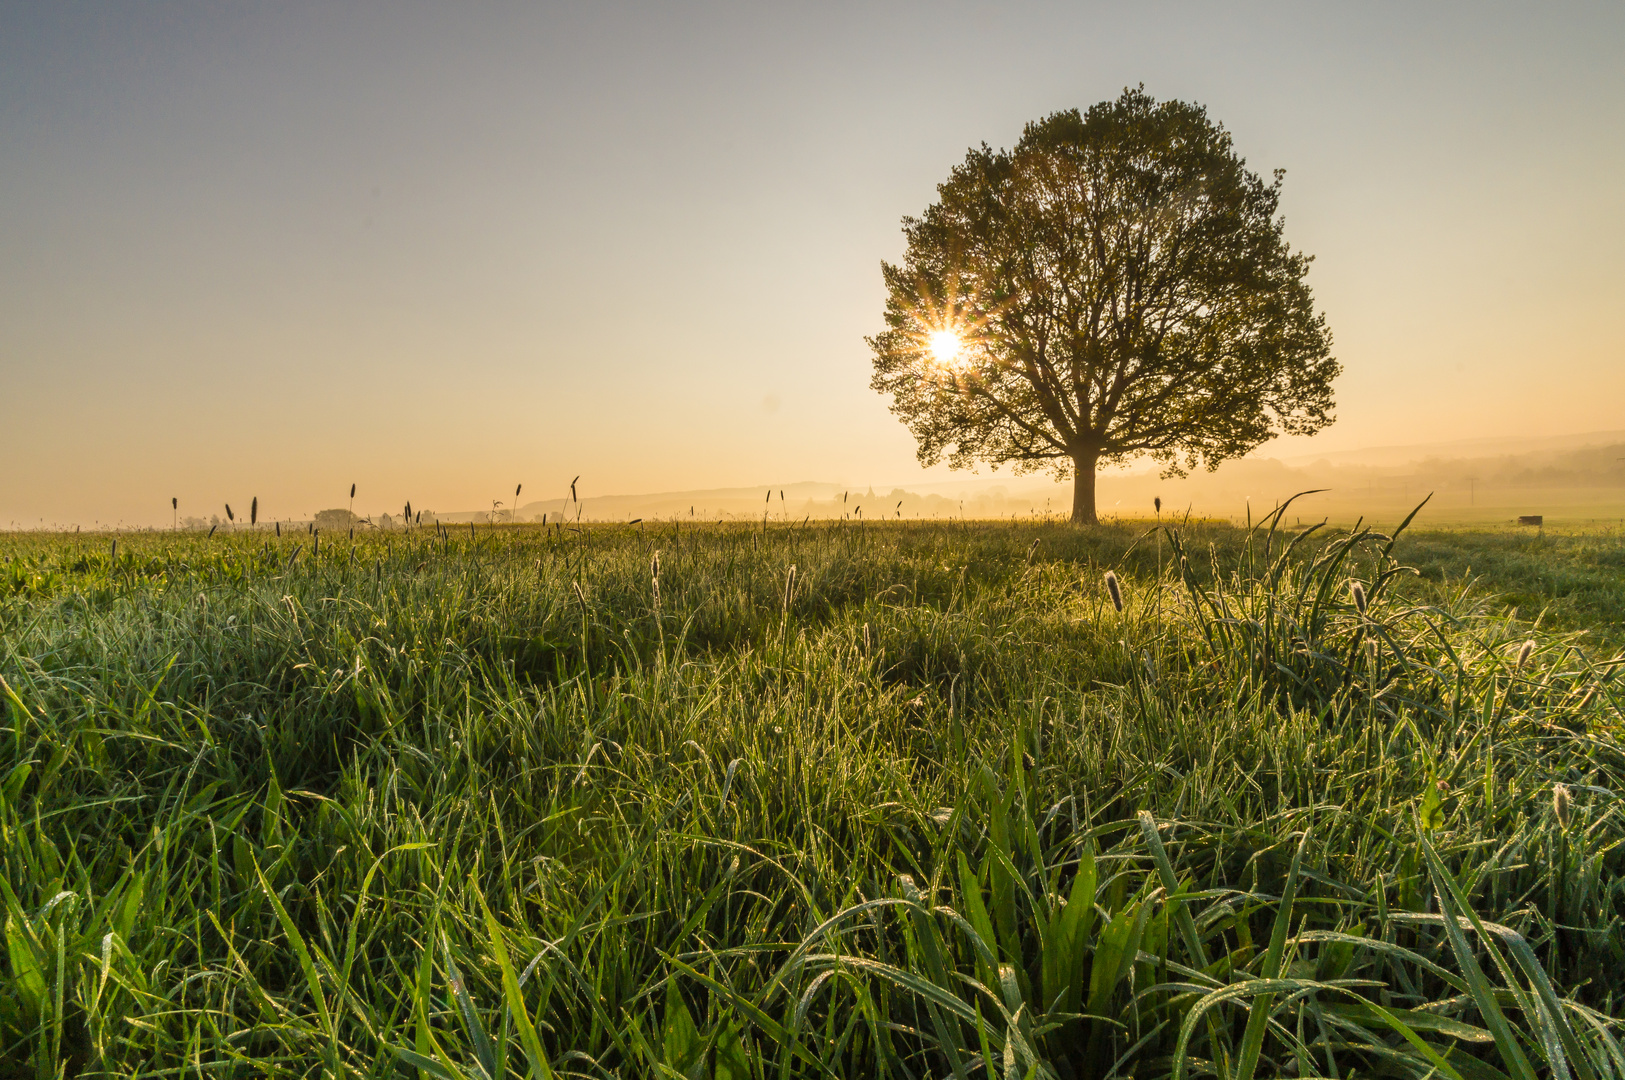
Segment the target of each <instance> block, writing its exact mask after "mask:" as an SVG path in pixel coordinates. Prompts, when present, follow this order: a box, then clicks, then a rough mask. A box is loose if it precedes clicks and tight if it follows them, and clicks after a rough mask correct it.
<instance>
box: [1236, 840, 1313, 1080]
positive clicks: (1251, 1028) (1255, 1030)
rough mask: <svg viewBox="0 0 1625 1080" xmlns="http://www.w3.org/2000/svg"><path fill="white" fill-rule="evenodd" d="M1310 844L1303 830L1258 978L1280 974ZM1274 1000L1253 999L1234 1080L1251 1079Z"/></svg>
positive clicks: (1268, 996) (1266, 997)
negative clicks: (1302, 869)
mask: <svg viewBox="0 0 1625 1080" xmlns="http://www.w3.org/2000/svg"><path fill="white" fill-rule="evenodd" d="M1308 845H1309V833H1308V832H1307V831H1305V832H1304V834H1303V836H1302V837H1300V838H1299V840H1298V850H1297V851H1295V852H1293V854H1292V866H1291V869H1289V870H1288V871H1287V875H1286V888H1285V889H1284V890H1283V891H1282V893H1281V901H1280V906H1279V907H1278V908H1277V909H1276V912H1275V925H1274V927H1273V928H1272V929H1271V930H1270V944H1269V948H1268V950H1267V951H1266V952H1265V953H1264V965H1263V967H1262V968H1260V969H1259V978H1261V979H1266V980H1274V979H1279V978H1280V977H1281V961H1282V959H1283V957H1284V956H1285V953H1286V940H1287V933H1288V931H1289V930H1290V928H1291V925H1292V916H1293V914H1294V911H1293V908H1294V906H1295V905H1296V903H1297V899H1298V870H1299V868H1300V867H1301V865H1302V863H1303V852H1304V849H1305V848H1306V847H1307V846H1308ZM1274 1003H1275V997H1274V995H1273V994H1260V995H1259V996H1257V997H1255V998H1254V999H1253V1002H1252V1011H1251V1013H1250V1014H1249V1015H1248V1017H1247V1030H1246V1032H1245V1033H1244V1034H1243V1035H1242V1039H1241V1049H1240V1051H1239V1052H1238V1053H1237V1056H1236V1080H1253V1073H1254V1071H1255V1070H1256V1069H1257V1068H1258V1055H1259V1053H1260V1052H1261V1051H1262V1050H1263V1046H1264V1036H1265V1034H1266V1033H1267V1032H1268V1029H1269V1017H1270V1007H1271V1006H1272V1005H1273V1004H1274Z"/></svg>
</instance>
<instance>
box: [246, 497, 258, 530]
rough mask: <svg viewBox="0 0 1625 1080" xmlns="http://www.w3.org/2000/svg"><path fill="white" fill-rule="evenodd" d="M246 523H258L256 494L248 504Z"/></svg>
mask: <svg viewBox="0 0 1625 1080" xmlns="http://www.w3.org/2000/svg"><path fill="white" fill-rule="evenodd" d="M248 523H249V524H250V525H258V524H259V523H260V497H259V496H258V495H256V496H254V500H253V501H252V502H250V503H249V504H248Z"/></svg>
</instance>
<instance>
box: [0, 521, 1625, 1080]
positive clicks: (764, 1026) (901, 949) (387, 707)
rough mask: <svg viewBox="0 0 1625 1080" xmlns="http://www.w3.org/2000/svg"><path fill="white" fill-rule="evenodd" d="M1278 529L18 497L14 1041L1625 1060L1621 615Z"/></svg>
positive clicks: (761, 1058)
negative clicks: (299, 530)
mask: <svg viewBox="0 0 1625 1080" xmlns="http://www.w3.org/2000/svg"><path fill="white" fill-rule="evenodd" d="M1299 532H1300V531H1299V530H1293V531H1292V533H1291V534H1290V535H1288V534H1286V533H1277V534H1270V533H1269V531H1268V530H1267V529H1265V530H1260V531H1258V532H1256V533H1254V534H1252V535H1251V536H1249V534H1248V533H1247V532H1246V531H1245V530H1236V529H1230V528H1227V527H1220V526H1210V527H1209V526H1199V525H1193V526H1189V527H1186V528H1183V529H1172V530H1169V531H1168V532H1166V533H1152V532H1151V531H1150V530H1149V529H1147V528H1145V527H1129V526H1118V527H1103V528H1100V529H1096V530H1090V531H1087V532H1083V531H1074V530H1070V529H1066V528H1064V527H1059V526H1037V525H1030V526H1028V525H1024V526H1012V525H1008V524H1005V525H977V524H974V523H973V524H969V525H964V524H953V525H889V526H888V525H880V526H877V525H874V524H869V525H863V526H858V525H855V524H839V523H837V524H830V523H813V524H809V525H806V526H804V527H793V526H772V527H769V528H768V529H766V530H765V531H764V530H763V529H762V528H761V527H760V525H758V526H757V527H755V528H750V527H747V526H744V525H735V526H716V525H712V526H709V527H705V528H700V529H692V530H691V529H689V528H686V527H684V528H681V529H678V528H677V527H674V526H673V525H671V524H665V525H660V526H656V527H647V526H646V527H645V528H644V529H643V530H639V529H637V528H626V527H592V528H588V529H586V530H583V531H575V530H563V531H560V530H557V529H554V528H551V527H549V528H545V529H544V528H542V527H518V528H499V529H496V530H491V529H484V528H482V529H480V530H477V531H476V532H475V533H473V535H471V533H470V530H469V529H468V528H467V527H463V528H461V529H455V528H454V529H452V530H451V531H450V532H448V533H440V532H437V531H434V530H429V529H424V530H421V531H418V532H415V533H409V534H408V533H400V532H396V533H393V534H388V535H372V536H367V537H365V538H363V537H361V536H357V537H356V538H355V540H354V541H353V542H352V541H351V540H349V539H348V538H344V537H338V538H334V539H329V538H328V537H326V536H323V537H320V544H319V548H318V547H317V546H316V545H314V544H313V543H312V537H310V536H309V535H304V534H301V535H298V536H287V537H282V538H272V537H270V536H269V535H267V534H265V533H263V532H261V533H252V534H249V533H244V534H238V535H216V536H214V537H213V538H212V539H205V538H203V537H202V536H198V535H188V534H182V535H179V536H162V535H126V536H120V537H119V538H118V542H117V548H116V553H115V552H114V551H113V549H112V543H111V540H110V538H108V537H99V538H89V537H74V536H60V537H56V536H28V535H11V536H5V537H0V675H3V676H4V679H5V686H4V687H3V688H0V690H3V693H4V696H5V698H6V700H7V705H6V706H5V716H6V718H7V722H8V724H9V731H0V859H3V874H0V886H3V889H4V895H3V903H4V920H5V938H4V948H5V969H4V970H5V977H4V978H3V979H0V1071H3V1072H4V1073H5V1074H6V1075H16V1076H39V1077H47V1076H57V1075H63V1074H64V1073H65V1074H66V1075H75V1074H79V1075H99V1076H137V1075H141V1076H159V1075H173V1076H180V1075H186V1076H244V1077H247V1076H265V1075H300V1076H305V1075H310V1076H316V1075H368V1076H420V1077H431V1076H432V1077H451V1076H456V1077H488V1078H493V1080H494V1078H495V1077H498V1076H502V1075H524V1076H532V1077H548V1076H582V1077H610V1076H621V1077H634V1076H636V1077H643V1076H649V1077H653V1076H660V1077H714V1078H718V1080H721V1078H724V1077H728V1078H738V1077H763V1078H765V1077H770V1076H771V1077H781V1076H892V1077H899V1078H903V1077H925V1076H932V1077H940V1076H956V1077H969V1076H973V1075H986V1076H990V1077H991V1076H1000V1077H1010V1076H1020V1077H1057V1078H1064V1080H1072V1078H1083V1077H1104V1076H1108V1075H1114V1074H1115V1075H1123V1076H1128V1075H1132V1076H1137V1077H1150V1076H1199V1075H1217V1076H1224V1077H1235V1078H1242V1080H1246V1078H1250V1077H1253V1076H1264V1075H1272V1076H1277V1075H1295V1076H1298V1077H1308V1076H1327V1077H1338V1078H1345V1077H1351V1076H1355V1075H1359V1076H1366V1075H1371V1074H1374V1073H1382V1074H1387V1075H1398V1076H1411V1077H1425V1076H1445V1077H1462V1078H1468V1080H1476V1078H1487V1077H1498V1076H1511V1077H1520V1078H1521V1077H1534V1076H1554V1077H1569V1076H1574V1077H1581V1078H1589V1077H1603V1076H1620V1075H1625V1054H1622V1052H1621V1050H1620V1045H1619V1043H1618V1041H1617V1039H1618V1038H1619V1024H1618V1021H1617V1019H1616V1018H1617V1017H1619V1016H1621V1015H1622V1014H1625V1002H1622V995H1621V988H1622V986H1625V922H1622V917H1625V854H1622V852H1621V849H1620V841H1621V840H1622V839H1625V825H1622V819H1621V805H1620V796H1619V793H1620V792H1621V791H1625V754H1622V751H1621V741H1620V740H1621V735H1622V728H1625V715H1622V712H1621V709H1622V704H1625V693H1622V685H1621V684H1622V682H1625V680H1622V679H1620V678H1618V677H1617V676H1618V673H1619V671H1620V670H1621V667H1625V659H1622V658H1620V657H1617V656H1615V655H1614V652H1613V651H1610V649H1611V648H1612V646H1611V645H1610V644H1609V642H1610V641H1611V640H1612V638H1610V636H1609V635H1607V634H1604V635H1603V636H1601V637H1598V636H1597V635H1595V634H1591V635H1586V634H1582V633H1580V632H1579V631H1575V630H1567V629H1553V630H1551V631H1547V630H1545V629H1536V630H1531V629H1530V628H1529V627H1528V626H1527V625H1524V624H1520V623H1519V622H1517V621H1515V620H1514V619H1512V618H1509V617H1508V616H1507V615H1506V613H1505V611H1504V608H1503V607H1502V606H1501V605H1500V604H1499V603H1497V602H1496V600H1495V597H1496V596H1497V595H1499V593H1498V592H1496V593H1486V592H1483V591H1481V590H1475V589H1473V588H1470V587H1466V586H1464V584H1463V583H1462V581H1461V579H1460V576H1459V574H1457V573H1456V572H1455V571H1454V570H1453V569H1452V567H1453V565H1454V564H1453V563H1452V562H1451V561H1450V560H1451V558H1453V556H1452V555H1451V554H1450V551H1449V550H1448V548H1447V547H1445V548H1437V549H1434V548H1426V549H1425V550H1424V548H1421V547H1419V548H1416V549H1415V550H1417V551H1419V552H1420V553H1421V554H1423V555H1426V557H1427V558H1428V559H1429V560H1431V561H1432V564H1433V565H1434V566H1435V569H1436V570H1439V571H1440V572H1439V573H1438V574H1437V578H1438V580H1436V581H1435V580H1432V579H1431V578H1432V576H1431V575H1430V577H1422V578H1418V577H1415V576H1413V575H1410V574H1408V573H1404V572H1401V571H1399V570H1398V569H1397V567H1396V564H1395V562H1394V560H1393V559H1392V557H1391V555H1390V553H1389V552H1388V549H1389V547H1390V544H1389V541H1388V538H1386V537H1383V536H1378V535H1373V534H1354V535H1350V534H1348V533H1341V534H1338V535H1335V536H1327V535H1326V534H1325V533H1326V531H1325V530H1322V531H1320V532H1315V533H1313V534H1312V535H1309V536H1307V537H1301V538H1299ZM1426 543H1428V544H1447V541H1446V540H1441V539H1439V538H1437V537H1435V538H1433V539H1432V540H1428V541H1426ZM1614 543H1615V544H1616V545H1617V544H1618V541H1617V539H1616V540H1615V541H1614ZM1398 550H1399V551H1400V552H1401V553H1403V552H1404V551H1405V550H1406V549H1405V548H1403V547H1402V548H1400V549H1398ZM1613 551H1614V553H1615V556H1616V557H1617V551H1618V548H1617V546H1616V547H1615V548H1614V549H1613ZM1475 565H1476V564H1475ZM1108 569H1109V570H1112V571H1114V572H1115V574H1116V575H1117V577H1118V578H1119V579H1120V582H1121V593H1122V599H1123V601H1124V605H1125V606H1124V609H1123V610H1122V611H1121V612H1119V611H1118V610H1116V608H1115V606H1114V604H1113V602H1112V598H1111V596H1110V594H1109V592H1108V590H1107V588H1106V586H1105V585H1104V583H1103V575H1104V573H1105V571H1107V570H1108ZM1605 576H1606V568H1605ZM1353 583H1358V584H1359V588H1358V589H1354V588H1353V587H1352V586H1353ZM1499 591H1500V592H1504V591H1505V590H1499ZM1523 614H1524V615H1533V614H1534V613H1533V612H1532V611H1529V610H1524V611H1523ZM1616 629H1617V628H1616ZM1525 642H1531V643H1532V644H1529V645H1527V646H1526V645H1525Z"/></svg>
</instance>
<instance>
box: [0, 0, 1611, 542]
mask: <svg viewBox="0 0 1625 1080" xmlns="http://www.w3.org/2000/svg"><path fill="white" fill-rule="evenodd" d="M1621 56H1625V5H1620V4H1618V3H1617V2H1609V3H1595V4H1562V3H1552V4H1545V3H1543V4H1534V3H1529V4H1520V5H1512V4H1495V3H1470V4H1469V3H1362V4H1324V5H1320V4H1310V3H1291V4H1287V3H1281V4H1221V3H1200V4H1197V3H1192V4H1168V3H1140V4H1120V3H1114V4H1088V3H1077V2H1072V3H1064V4H1019V3H999V4H955V3H932V4H917V5H914V4H885V3H862V4H850V5H844V4H839V3H828V2H821V3H816V4H812V3H809V4H799V5H798V4H763V3H749V4H747V3H740V4H722V3H692V4H674V3H661V4H646V5H625V4H614V3H594V4H580V5H563V4H550V5H537V4H524V5H520V4H513V5H490V4H459V5H415V4H410V3H388V4H384V3H345V4H326V3H324V4H316V3H276V4H269V3H262V4H231V5H220V4H202V3H169V2H163V0H153V2H145V3H141V4H117V5H115V4H97V3H75V4H71V5H70V4H34V3H27V4H12V3H0V527H8V526H9V527H37V526H38V525H40V524H47V525H48V524H66V523H79V524H83V525H85V526H86V527H89V526H90V525H91V524H92V523H98V522H99V523H100V524H102V525H107V524H111V523H116V522H122V523H123V524H125V525H145V524H160V523H167V522H168V521H169V518H170V499H171V498H172V497H174V498H178V499H179V500H180V504H181V512H182V514H187V513H193V514H198V515H203V516H206V515H207V514H209V513H219V512H221V507H222V506H223V505H224V503H226V502H232V503H233V504H235V505H237V506H239V507H240V506H241V505H243V504H246V503H247V502H248V500H249V498H250V497H255V496H257V497H258V498H259V500H260V506H261V507H262V513H263V514H265V515H266V516H267V517H299V516H302V515H306V516H308V515H309V514H311V513H313V512H314V511H316V510H319V509H322V508H324V507H330V506H343V505H345V503H346V497H347V495H348V491H349V486H350V484H351V483H355V484H357V486H358V493H357V509H358V510H367V511H369V512H375V511H379V510H384V509H389V508H394V507H399V506H400V505H401V504H402V503H403V502H404V501H406V500H407V499H410V500H411V501H412V502H413V504H414V505H415V506H417V507H420V508H422V507H429V508H434V509H439V510H443V511H451V510H458V509H472V508H475V507H478V506H481V505H489V503H490V501H491V500H492V499H505V500H506V499H508V498H509V497H510V496H511V493H512V491H513V488H514V486H515V485H516V484H520V483H522V484H524V485H525V493H524V494H525V496H526V497H527V498H529V497H531V496H532V495H534V496H535V497H543V496H547V497H553V496H555V495H557V494H559V493H561V492H562V491H563V490H564V488H565V487H566V486H567V484H568V482H569V480H570V478H571V477H573V476H576V475H578V474H579V475H580V476H581V478H582V479H581V481H580V483H581V488H582V492H583V495H584V497H586V496H590V495H592V494H594V493H597V494H609V493H631V492H653V491H663V490H674V489H691V488H701V487H722V486H729V485H735V484H738V485H751V484H762V485H768V484H775V483H777V484H782V483H787V482H793V481H797V480H824V481H831V482H836V483H843V484H852V485H854V486H863V485H870V484H872V485H875V486H877V487H881V486H885V487H890V486H892V485H908V484H913V483H925V482H927V481H931V480H943V479H951V478H958V477H959V476H960V475H962V474H950V473H949V472H948V471H947V470H946V468H945V467H941V466H938V467H936V468H934V469H931V470H922V469H921V468H920V467H919V465H918V464H917V463H916V461H915V457H914V444H913V440H912V438H911V437H910V436H909V434H908V432H907V431H906V430H905V429H904V428H903V427H902V425H901V424H900V423H899V422H898V421H897V420H896V418H895V417H893V416H892V415H891V414H890V413H889V411H888V409H887V402H886V401H885V400H884V399H883V398H881V397H880V396H879V395H878V394H876V393H875V392H874V391H872V390H870V389H869V379H870V375H871V362H870V354H869V350H868V347H867V346H866V345H865V343H864V337H865V335H868V334H873V333H875V332H876V331H878V330H879V329H880V328H881V325H882V323H881V314H882V310H883V301H884V294H883V288H882V283H881V279H880V262H881V261H882V260H895V259H897V258H898V257H899V256H900V255H901V253H902V248H903V240H902V234H901V232H900V229H899V223H900V219H901V218H902V217H903V216H904V215H910V214H918V213H920V212H921V211H922V210H923V209H924V208H925V207H926V206H927V205H928V204H929V203H930V202H931V201H932V200H933V198H934V197H935V189H936V185H937V184H938V183H940V182H941V181H942V180H943V179H944V178H946V176H947V175H948V172H949V170H951V169H952V168H953V166H954V165H955V164H956V163H957V162H959V161H960V160H962V159H963V157H964V154H965V152H966V150H967V148H969V147H971V146H975V145H978V144H980V143H983V142H986V143H989V144H991V145H993V146H1009V145H1011V144H1013V143H1014V142H1015V141H1016V139H1018V138H1019V137H1020V133H1021V129H1022V125H1023V124H1025V123H1026V122H1028V121H1031V120H1035V119H1038V118H1040V117H1042V116H1044V115H1047V114H1048V113H1050V112H1053V111H1055V110H1057V109H1064V108H1072V107H1078V108H1086V107H1088V106H1089V105H1091V104H1093V103H1095V102H1097V101H1101V100H1105V99H1109V98H1113V97H1115V96H1117V94H1118V93H1120V92H1121V90H1122V88H1123V87H1125V86H1129V85H1138V84H1142V83H1143V84H1144V86H1145V89H1146V90H1147V92H1149V93H1151V94H1152V95H1154V96H1156V97H1158V98H1182V99H1185V100H1191V101H1196V102H1200V103H1201V104H1203V105H1205V106H1206V107H1207V108H1208V110H1209V113H1210V115H1211V116H1212V117H1213V118H1214V119H1216V120H1218V121H1220V122H1222V123H1223V124H1224V125H1225V127H1226V128H1227V129H1228V130H1229V131H1231V132H1232V133H1233V135H1234V138H1235V145H1236V147H1237V149H1238V151H1239V152H1240V153H1241V154H1242V155H1243V156H1245V157H1246V158H1247V160H1248V164H1249V167H1250V168H1253V169H1255V170H1257V171H1258V172H1260V173H1264V174H1266V175H1267V174H1268V172H1269V171H1270V170H1273V169H1276V168H1281V169H1285V170H1286V180H1285V188H1284V198H1283V201H1282V207H1283V213H1284V215H1285V219H1286V236H1287V239H1288V241H1289V242H1290V243H1291V244H1292V245H1293V246H1294V247H1295V248H1298V249H1301V250H1303V251H1306V252H1308V253H1310V254H1312V255H1313V256H1315V260H1316V261H1315V263H1314V267H1313V270H1312V272H1311V274H1310V279H1309V280H1310V284H1311V287H1312V288H1313V289H1314V292H1315V297H1316V301H1317V304H1318V305H1319V307H1320V308H1321V309H1322V310H1323V311H1324V312H1325V314H1326V317H1327V319H1328V322H1329V324H1330V326H1331V329H1332V332H1333V335H1334V340H1335V350H1334V351H1335V354H1336V355H1337V357H1338V358H1339V360H1340V361H1341V362H1342V364H1343V366H1344V369H1345V373H1344V375H1343V376H1342V377H1341V379H1340V380H1339V381H1338V383H1337V386H1336V396H1337V401H1338V407H1337V416H1338V421H1337V423H1336V424H1335V425H1334V426H1332V427H1331V428H1329V429H1327V430H1326V431H1324V432H1322V433H1321V434H1320V435H1317V436H1315V437H1314V439H1313V440H1312V441H1305V440H1302V439H1293V440H1278V441H1276V442H1272V443H1268V444H1265V446H1263V447H1262V448H1260V450H1259V451H1258V452H1259V453H1262V454H1269V455H1301V454H1303V453H1306V452H1314V451H1315V450H1316V449H1318V448H1324V449H1326V450H1328V451H1330V450H1345V449H1350V448H1355V447H1360V446H1371V445H1385V444H1394V443H1405V444H1410V443H1421V442H1428V441H1432V440H1448V439H1465V438H1477V437H1484V436H1495V435H1500V434H1517V435H1561V434H1567V433H1572V432H1583V431H1591V430H1604V429H1618V428H1620V427H1625V423H1622V422H1621V417H1622V416H1625V200H1622V199H1621V197H1620V196H1621V192H1622V191H1625V182H1622V175H1625V64H1622V63H1621V62H1620V57H1621ZM984 474H985V470H984ZM999 475H1001V476H1002V475H1007V474H1004V473H1001V474H999ZM13 523H14V524H13Z"/></svg>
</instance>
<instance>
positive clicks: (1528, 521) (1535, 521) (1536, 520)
mask: <svg viewBox="0 0 1625 1080" xmlns="http://www.w3.org/2000/svg"><path fill="white" fill-rule="evenodd" d="M1544 521H1545V519H1544V518H1543V517H1542V516H1541V515H1539V514H1523V515H1521V516H1520V517H1519V518H1518V524H1519V525H1540V524H1542V523H1543V522H1544Z"/></svg>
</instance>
